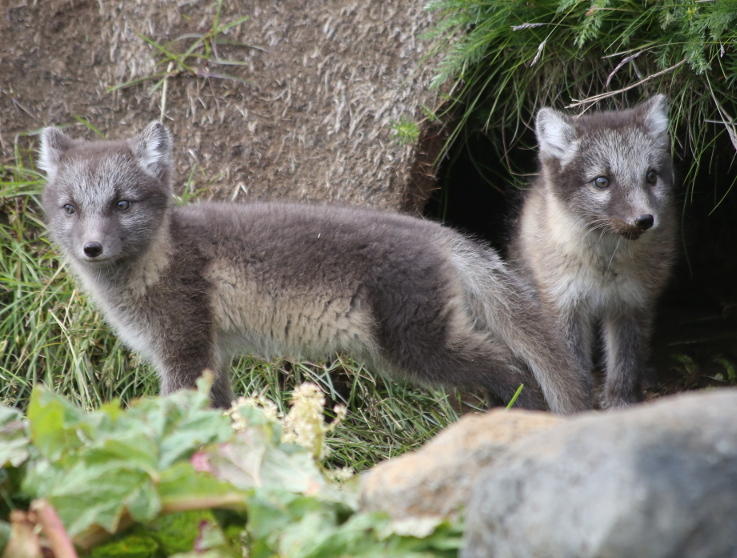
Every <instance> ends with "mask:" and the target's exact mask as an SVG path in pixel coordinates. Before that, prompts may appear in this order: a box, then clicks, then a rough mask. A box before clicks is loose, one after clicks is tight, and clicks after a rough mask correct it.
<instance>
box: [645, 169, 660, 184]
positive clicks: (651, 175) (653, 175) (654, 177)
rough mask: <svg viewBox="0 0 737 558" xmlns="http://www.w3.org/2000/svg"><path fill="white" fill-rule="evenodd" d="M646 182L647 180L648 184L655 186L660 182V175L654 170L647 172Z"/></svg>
mask: <svg viewBox="0 0 737 558" xmlns="http://www.w3.org/2000/svg"><path fill="white" fill-rule="evenodd" d="M645 180H647V183H648V184H655V183H656V182H657V181H658V173H657V172H655V171H654V170H650V171H647V174H646V175H645Z"/></svg>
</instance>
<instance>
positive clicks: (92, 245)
mask: <svg viewBox="0 0 737 558" xmlns="http://www.w3.org/2000/svg"><path fill="white" fill-rule="evenodd" d="M84 253H85V255H86V256H89V257H90V258H96V257H97V256H99V255H100V254H102V244H100V243H99V242H88V243H87V244H85V245H84Z"/></svg>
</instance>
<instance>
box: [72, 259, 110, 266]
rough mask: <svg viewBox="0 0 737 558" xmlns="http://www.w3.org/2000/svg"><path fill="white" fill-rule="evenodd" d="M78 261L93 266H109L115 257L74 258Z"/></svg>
mask: <svg viewBox="0 0 737 558" xmlns="http://www.w3.org/2000/svg"><path fill="white" fill-rule="evenodd" d="M76 259H77V261H78V262H79V263H81V264H82V265H86V266H89V267H93V268H98V267H110V266H112V265H113V264H115V262H116V260H115V258H110V257H107V258H106V257H97V258H85V257H82V258H76Z"/></svg>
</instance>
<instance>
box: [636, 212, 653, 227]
mask: <svg viewBox="0 0 737 558" xmlns="http://www.w3.org/2000/svg"><path fill="white" fill-rule="evenodd" d="M653 223H655V218H654V217H653V216H652V215H650V214H649V213H646V214H645V215H640V216H639V217H638V218H637V219H635V226H636V227H637V228H638V229H640V230H641V231H646V230H647V229H649V228H650V227H652V226H653Z"/></svg>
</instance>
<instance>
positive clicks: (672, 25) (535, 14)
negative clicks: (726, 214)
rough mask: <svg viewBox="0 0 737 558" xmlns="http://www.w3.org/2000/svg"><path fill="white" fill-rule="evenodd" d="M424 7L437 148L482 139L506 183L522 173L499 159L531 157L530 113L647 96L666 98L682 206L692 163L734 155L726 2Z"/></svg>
mask: <svg viewBox="0 0 737 558" xmlns="http://www.w3.org/2000/svg"><path fill="white" fill-rule="evenodd" d="M427 9H429V10H431V11H433V12H435V13H436V15H437V18H438V23H437V25H436V27H435V29H434V30H433V31H432V33H431V36H432V37H433V38H434V39H435V40H436V43H435V44H436V48H437V50H438V51H440V52H441V53H442V61H441V63H440V64H439V66H438V70H437V74H436V76H435V79H434V82H433V86H434V87H440V86H441V85H443V84H445V87H446V88H447V89H446V90H447V91H450V94H449V96H448V103H447V104H446V110H448V111H450V113H451V114H453V115H454V116H455V117H456V124H455V127H454V129H453V131H452V133H451V136H450V140H449V144H448V145H450V144H452V143H453V142H455V141H463V140H464V137H466V136H467V135H468V134H469V133H473V132H474V131H482V132H488V131H490V130H491V131H493V132H492V133H493V134H495V135H494V138H495V150H496V153H495V155H496V158H497V159H498V160H502V161H504V162H505V163H506V165H507V167H508V170H509V171H510V172H511V173H512V176H515V175H518V174H519V173H521V172H523V170H525V169H522V168H519V167H517V166H515V163H514V161H513V160H512V159H510V157H509V156H508V155H509V153H510V151H511V150H512V148H514V147H531V145H530V144H531V143H532V136H531V135H530V133H529V130H530V129H531V123H532V118H533V116H534V114H535V113H536V112H537V110H538V109H539V108H541V107H543V106H553V107H556V108H564V107H568V108H571V109H576V110H578V111H585V110H588V109H590V108H591V107H594V106H595V107H596V108H597V109H612V108H622V107H625V106H631V105H633V104H634V103H636V102H637V101H639V100H641V99H642V98H645V97H649V96H651V95H653V94H655V93H665V94H667V95H668V96H669V97H670V99H671V103H672V109H671V118H672V129H673V130H674V132H676V133H675V134H674V138H677V139H676V140H674V141H675V142H676V144H675V148H676V154H677V156H679V157H680V158H681V159H683V160H686V161H688V162H689V163H690V162H693V164H691V165H690V168H689V170H688V172H687V173H686V176H685V177H684V179H685V183H686V186H687V191H688V195H689V196H692V195H694V192H695V184H694V177H695V176H696V175H697V174H698V173H699V171H700V165H714V164H715V160H716V159H718V158H726V160H727V161H728V162H731V159H732V158H733V157H734V154H735V153H734V151H735V149H737V121H735V120H734V118H735V117H737V92H736V90H735V79H736V78H737V56H735V54H737V53H735V43H736V42H737V2H731V1H729V2H727V1H720V0H716V1H708V0H701V1H696V0H588V1H583V0H536V1H535V2H529V1H528V0H433V1H431V2H429V3H428V4H427ZM725 146H726V147H727V149H725ZM727 166H728V164H727ZM526 170H529V169H526ZM521 184H522V181H517V186H520V185H521ZM733 185H734V181H733V180H732V181H731V182H730V183H729V184H728V185H727V186H726V187H722V189H721V190H720V191H719V192H716V193H715V196H714V197H715V200H714V204H715V205H718V204H719V203H720V201H721V200H722V199H723V198H724V196H726V194H727V193H728V191H729V190H731V188H732V186H733Z"/></svg>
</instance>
